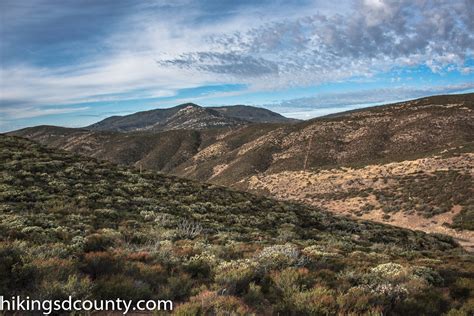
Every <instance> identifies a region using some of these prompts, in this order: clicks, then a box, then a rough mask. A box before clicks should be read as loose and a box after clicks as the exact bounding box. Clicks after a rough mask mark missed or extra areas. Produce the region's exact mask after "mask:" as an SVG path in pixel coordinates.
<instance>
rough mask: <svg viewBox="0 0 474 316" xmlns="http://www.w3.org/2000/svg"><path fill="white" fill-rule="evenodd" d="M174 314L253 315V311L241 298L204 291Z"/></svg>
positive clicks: (185, 315)
mask: <svg viewBox="0 0 474 316" xmlns="http://www.w3.org/2000/svg"><path fill="white" fill-rule="evenodd" d="M174 313H175V314H176V315H179V316H188V315H233V316H239V315H242V316H243V315H252V314H253V313H252V311H251V309H250V308H249V307H248V306H247V305H246V304H245V303H244V302H243V301H242V300H241V299H239V298H237V297H235V296H228V295H222V296H221V295H218V294H217V293H216V292H210V291H204V292H202V293H201V294H199V295H197V296H195V297H191V299H190V301H189V302H188V303H184V304H182V305H179V306H178V307H177V308H176V309H175V311H174Z"/></svg>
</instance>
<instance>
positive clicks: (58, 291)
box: [39, 275, 92, 300]
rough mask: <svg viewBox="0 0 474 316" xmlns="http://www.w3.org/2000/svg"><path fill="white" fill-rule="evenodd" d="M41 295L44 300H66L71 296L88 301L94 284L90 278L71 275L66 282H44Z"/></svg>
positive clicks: (40, 290)
mask: <svg viewBox="0 0 474 316" xmlns="http://www.w3.org/2000/svg"><path fill="white" fill-rule="evenodd" d="M39 293H40V297H41V298H42V299H51V300H65V299H67V298H68V297H69V296H71V297H72V298H73V299H88V298H90V297H91V295H92V282H91V281H90V280H89V279H88V278H84V277H79V276H77V275H70V276H69V277H68V278H67V280H66V281H59V280H52V281H51V280H47V281H43V282H42V283H41V286H40V289H39Z"/></svg>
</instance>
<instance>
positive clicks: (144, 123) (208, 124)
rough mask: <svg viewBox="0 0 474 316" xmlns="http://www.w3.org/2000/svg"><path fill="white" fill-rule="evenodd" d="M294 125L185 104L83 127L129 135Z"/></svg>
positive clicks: (260, 112) (258, 113) (233, 109)
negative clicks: (149, 132) (250, 126)
mask: <svg viewBox="0 0 474 316" xmlns="http://www.w3.org/2000/svg"><path fill="white" fill-rule="evenodd" d="M293 121H294V120H292V119H288V118H286V117H284V116H282V115H280V114H278V113H275V112H272V111H270V110H267V109H263V108H258V107H253V106H242V105H239V106H219V107H202V106H200V105H198V104H195V103H191V102H188V103H183V104H180V105H177V106H175V107H171V108H165V109H155V110H150V111H144V112H137V113H134V114H131V115H126V116H121V117H109V118H106V119H104V120H102V121H100V122H98V123H95V124H92V125H90V126H88V127H86V129H89V130H96V131H119V132H132V131H145V130H154V131H156V130H174V129H206V128H216V127H231V126H240V125H244V124H252V123H289V122H293Z"/></svg>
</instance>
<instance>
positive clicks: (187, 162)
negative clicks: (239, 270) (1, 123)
mask: <svg viewBox="0 0 474 316" xmlns="http://www.w3.org/2000/svg"><path fill="white" fill-rule="evenodd" d="M473 110H474V94H465V95H449V96H435V97H429V98H422V99H418V100H413V101H408V102H401V103H396V104H390V105H384V106H378V107H373V108H368V109H360V110H355V111H349V112H344V113H339V114H334V115H331V116H328V117H323V118H317V119H314V120H310V121H305V122H300V123H296V124H283V123H280V124H252V125H245V126H238V127H234V128H231V129H229V128H225V129H207V130H175V131H167V132H160V133H146V132H143V133H126V134H123V133H111V132H106V133H104V132H91V131H87V130H77V129H65V128H58V127H50V126H40V127H34V128H28V129H24V130H20V131H17V132H15V133H14V134H16V135H20V136H24V137H28V138H31V139H34V140H37V141H40V142H42V143H44V144H48V145H50V146H53V147H59V148H63V149H67V150H70V151H73V152H76V153H82V154H86V155H89V156H92V157H96V158H99V159H106V160H109V161H113V162H115V163H121V164H127V165H133V166H136V167H142V168H144V169H152V170H159V171H162V172H166V173H171V174H175V175H179V176H184V177H187V178H191V179H197V180H200V181H207V182H212V183H217V184H221V185H226V186H231V187H235V188H238V189H241V190H247V191H250V192H254V193H258V194H263V195H266V196H272V197H276V198H279V199H283V200H295V201H299V202H304V203H307V204H311V205H316V206H319V207H324V208H326V209H328V210H330V211H333V212H335V213H343V214H349V215H351V216H354V217H363V218H367V219H372V220H377V221H382V222H388V223H390V224H393V225H398V226H401V227H407V228H411V229H421V230H424V231H427V232H440V233H445V234H449V235H451V236H454V237H456V238H457V239H458V240H459V241H460V242H461V243H462V244H463V245H464V246H466V247H473V246H474V231H473V229H474V210H473V209H472V206H473V205H474V203H473V201H472V198H471V196H472V195H473V187H472V183H473V181H472V176H473V170H474V168H473V166H474V164H473V140H474V137H473V135H474V123H473V122H474V115H473ZM421 188H422V189H421ZM420 189H421V191H419V190H420Z"/></svg>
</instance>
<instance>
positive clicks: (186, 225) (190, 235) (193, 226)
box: [176, 219, 203, 239]
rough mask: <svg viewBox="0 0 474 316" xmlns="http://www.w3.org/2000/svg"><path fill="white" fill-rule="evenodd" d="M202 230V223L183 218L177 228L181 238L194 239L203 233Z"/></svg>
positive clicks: (178, 235) (177, 234) (177, 235)
mask: <svg viewBox="0 0 474 316" xmlns="http://www.w3.org/2000/svg"><path fill="white" fill-rule="evenodd" d="M202 230H203V228H202V226H201V224H199V223H197V222H194V221H189V220H186V219H183V220H181V221H180V222H179V223H178V226H177V228H176V237H177V238H180V239H194V238H196V237H197V236H199V235H200V234H201V232H202Z"/></svg>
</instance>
